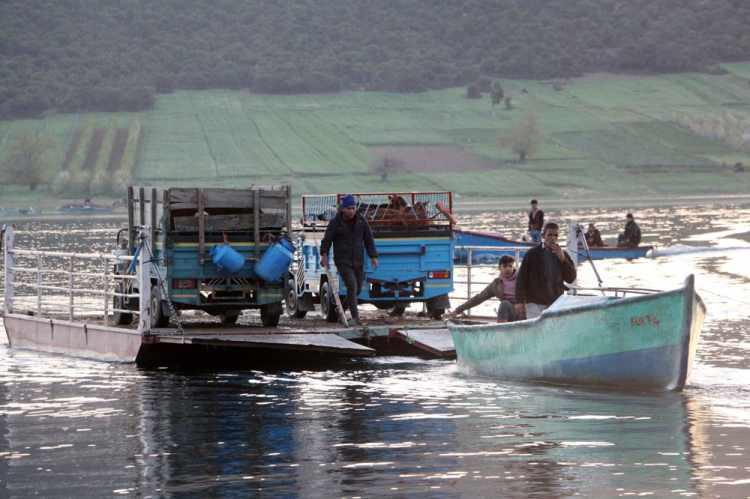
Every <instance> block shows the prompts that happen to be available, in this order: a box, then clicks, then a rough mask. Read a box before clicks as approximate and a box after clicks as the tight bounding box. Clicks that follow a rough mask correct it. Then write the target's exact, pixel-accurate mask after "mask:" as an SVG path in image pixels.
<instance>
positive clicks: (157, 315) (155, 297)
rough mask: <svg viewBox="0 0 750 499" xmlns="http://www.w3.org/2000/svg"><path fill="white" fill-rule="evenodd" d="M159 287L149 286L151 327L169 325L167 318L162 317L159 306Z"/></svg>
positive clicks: (155, 285)
mask: <svg viewBox="0 0 750 499" xmlns="http://www.w3.org/2000/svg"><path fill="white" fill-rule="evenodd" d="M161 301H162V300H161V286H159V285H157V284H152V285H151V307H150V308H151V327H152V328H158V327H167V326H168V325H169V316H168V315H164V312H163V310H162V306H161Z"/></svg>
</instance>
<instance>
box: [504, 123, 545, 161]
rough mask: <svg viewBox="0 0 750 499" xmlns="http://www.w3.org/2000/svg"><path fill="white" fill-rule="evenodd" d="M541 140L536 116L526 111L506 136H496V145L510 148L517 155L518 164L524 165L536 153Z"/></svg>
mask: <svg viewBox="0 0 750 499" xmlns="http://www.w3.org/2000/svg"><path fill="white" fill-rule="evenodd" d="M541 140H542V134H541V132H540V131H539V127H538V125H537V121H536V114H535V113H534V112H533V111H528V112H526V114H524V115H523V117H522V118H521V120H520V121H519V122H518V123H517V124H516V126H514V127H513V128H512V129H511V130H510V132H509V133H508V134H507V135H500V136H498V138H497V145H498V147H500V148H502V149H506V148H508V147H510V148H511V150H512V151H513V152H514V153H515V154H517V155H518V162H519V163H525V162H526V159H527V158H529V157H531V156H533V155H534V154H535V153H536V150H537V147H538V146H539V143H540V142H541Z"/></svg>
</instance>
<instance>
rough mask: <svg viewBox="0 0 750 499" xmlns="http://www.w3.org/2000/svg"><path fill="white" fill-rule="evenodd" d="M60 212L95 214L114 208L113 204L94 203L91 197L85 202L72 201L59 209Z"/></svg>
mask: <svg viewBox="0 0 750 499" xmlns="http://www.w3.org/2000/svg"><path fill="white" fill-rule="evenodd" d="M57 211H58V212H60V213H70V214H87V213H88V214H94V213H97V214H99V213H112V212H113V211H114V209H113V208H112V207H111V206H103V205H99V204H94V203H92V202H91V200H90V199H88V198H87V199H85V200H84V201H83V203H70V204H66V205H63V206H61V207H60V208H58V209H57Z"/></svg>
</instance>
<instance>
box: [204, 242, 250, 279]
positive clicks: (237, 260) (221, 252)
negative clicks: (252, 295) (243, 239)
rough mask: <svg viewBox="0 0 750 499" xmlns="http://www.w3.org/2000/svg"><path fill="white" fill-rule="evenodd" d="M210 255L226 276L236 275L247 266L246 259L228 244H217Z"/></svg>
mask: <svg viewBox="0 0 750 499" xmlns="http://www.w3.org/2000/svg"><path fill="white" fill-rule="evenodd" d="M210 254H211V261H213V262H214V265H216V267H218V269H219V271H220V272H223V273H225V274H236V273H237V272H239V271H240V270H242V267H243V266H244V265H245V257H244V256H242V255H241V254H239V253H238V252H237V250H235V249H234V248H232V247H231V246H230V245H228V244H217V245H216V246H214V247H213V248H211V253H210Z"/></svg>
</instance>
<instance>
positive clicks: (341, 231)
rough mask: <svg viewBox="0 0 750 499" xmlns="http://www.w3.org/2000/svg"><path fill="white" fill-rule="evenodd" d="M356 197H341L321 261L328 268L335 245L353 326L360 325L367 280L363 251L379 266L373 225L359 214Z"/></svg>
mask: <svg viewBox="0 0 750 499" xmlns="http://www.w3.org/2000/svg"><path fill="white" fill-rule="evenodd" d="M356 205H357V203H356V202H355V200H354V196H352V195H351V194H347V195H346V196H344V197H343V198H341V207H340V209H339V212H338V213H337V214H336V216H335V217H334V218H333V220H331V221H330V222H329V223H328V227H327V228H326V232H325V235H324V236H323V240H322V241H321V243H320V264H321V265H322V266H323V267H324V268H325V269H326V271H327V270H328V251H329V250H330V249H331V245H333V261H334V263H336V268H337V269H338V272H339V274H340V275H341V278H342V279H343V280H344V283H345V284H346V293H347V294H346V303H347V305H348V306H349V312H350V313H351V316H352V323H353V325H359V324H360V321H359V310H358V308H357V307H358V304H357V295H359V292H360V291H361V290H362V281H363V280H364V254H365V251H367V255H368V256H369V257H370V263H372V266H373V268H375V267H377V266H378V252H377V250H376V249H375V240H374V239H373V237H372V231H371V230H370V225H369V224H368V223H367V220H365V219H364V217H363V216H362V215H361V214H359V213H357V206H356Z"/></svg>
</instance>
